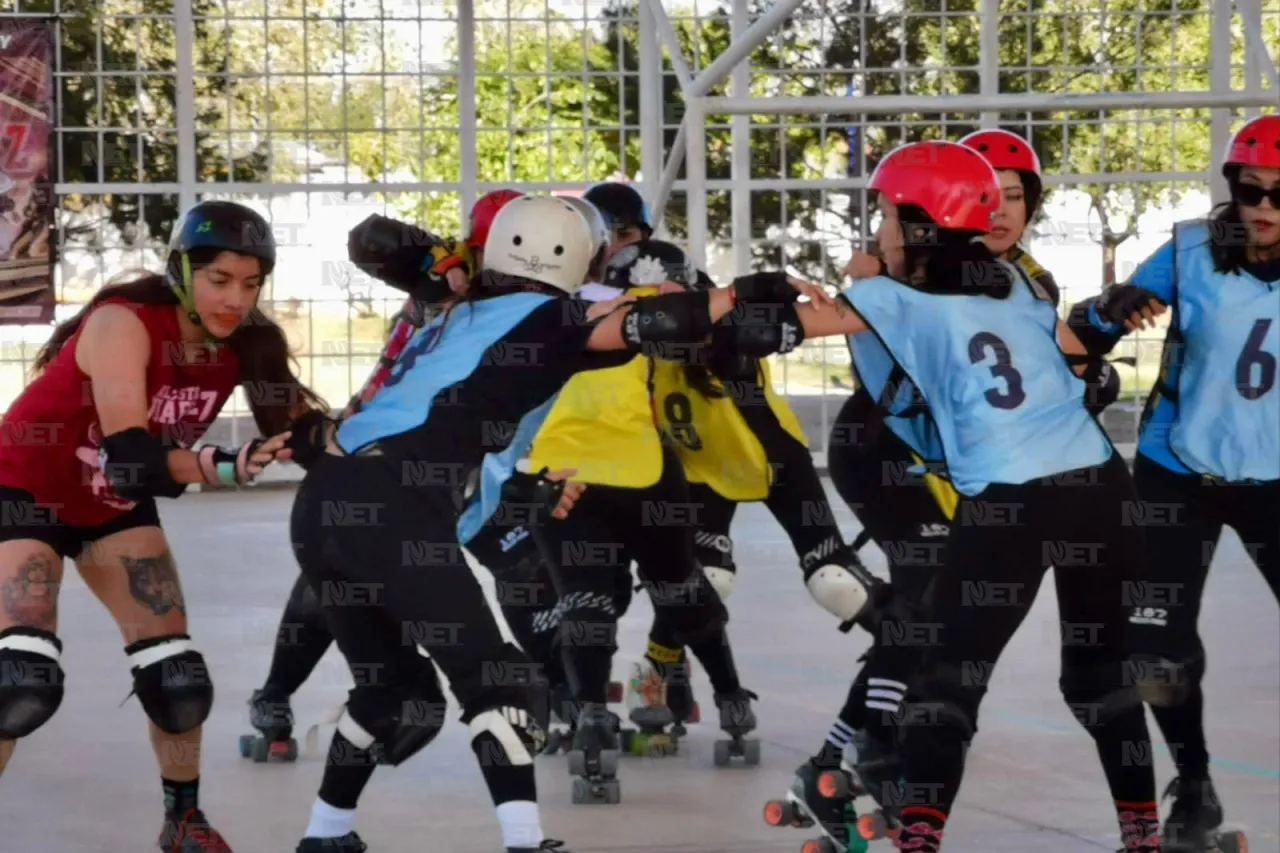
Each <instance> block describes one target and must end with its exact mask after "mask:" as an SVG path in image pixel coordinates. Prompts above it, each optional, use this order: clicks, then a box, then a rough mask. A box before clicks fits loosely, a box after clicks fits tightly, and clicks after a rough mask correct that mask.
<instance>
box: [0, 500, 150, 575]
mask: <svg viewBox="0 0 1280 853" xmlns="http://www.w3.org/2000/svg"><path fill="white" fill-rule="evenodd" d="M159 526H160V513H159V512H158V511H157V510H156V502H155V499H153V498H147V499H146V500H142V501H138V504H137V506H135V507H134V508H133V509H131V510H129V511H128V512H126V513H125V514H124V515H121V516H119V517H117V518H113V519H111V520H110V521H108V522H107V523H106V524H97V525H94V526H91V527H76V526H75V525H71V524H66V523H64V522H63V521H62V520H60V519H59V518H58V516H57V513H56V512H55V511H54V509H53V508H52V507H50V506H42V505H40V504H37V503H36V499H35V496H34V495H32V494H31V493H30V492H28V491H26V490H25V489H15V488H13V487H11V486H0V542H14V541H16V540H19V539H34V540H35V541H37V542H43V543H44V544H46V545H48V546H49V547H50V548H52V549H53V551H54V553H56V554H57V555H58V556H59V557H62V558H64V559H72V560H74V559H76V558H77V557H79V556H80V554H81V553H82V552H83V551H84V549H85V548H87V547H89V546H90V545H92V544H93V543H94V542H97V541H98V540H99V539H105V538H106V537H108V536H110V535H111V534H113V533H119V532H121V531H122V530H132V529H133V528H135V527H159Z"/></svg>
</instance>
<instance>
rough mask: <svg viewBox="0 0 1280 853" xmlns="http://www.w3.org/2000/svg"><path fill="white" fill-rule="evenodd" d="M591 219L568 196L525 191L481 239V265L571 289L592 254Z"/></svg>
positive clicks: (584, 274)
mask: <svg viewBox="0 0 1280 853" xmlns="http://www.w3.org/2000/svg"><path fill="white" fill-rule="evenodd" d="M594 240H595V235H594V234H593V233H592V228H591V225H590V223H589V222H588V221H587V219H586V217H585V216H583V214H582V213H580V212H579V211H578V208H577V207H575V206H574V205H572V204H570V203H569V201H568V200H567V199H563V198H557V197H555V196H546V195H542V196H537V195H526V196H521V197H520V198H516V199H512V200H511V201H509V202H508V203H507V204H506V205H505V206H503V208H502V209H501V210H499V211H498V215H497V216H496V217H494V219H493V224H492V225H490V226H489V237H488V239H486V240H485V242H484V268H485V269H486V270H492V271H493V272H496V273H502V274H504V275H509V276H513V277H515V278H521V279H526V280H528V281H536V282H540V283H542V284H547V285H550V286H552V287H554V288H556V289H558V290H563V291H564V292H565V293H568V294H574V293H577V292H578V288H580V287H582V283H583V281H585V280H586V277H587V272H588V270H589V269H590V267H591V259H592V257H593V256H594V255H595V251H594V250H593V245H592V244H593V242H594Z"/></svg>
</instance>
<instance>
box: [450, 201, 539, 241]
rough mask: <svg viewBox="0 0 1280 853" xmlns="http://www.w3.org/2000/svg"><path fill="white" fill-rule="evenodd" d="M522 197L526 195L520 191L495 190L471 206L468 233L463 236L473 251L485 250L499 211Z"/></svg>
mask: <svg viewBox="0 0 1280 853" xmlns="http://www.w3.org/2000/svg"><path fill="white" fill-rule="evenodd" d="M522 195H524V193H522V192H520V191H518V190H494V191H493V192H491V193H485V194H484V195H482V196H480V198H478V199H476V203H475V204H473V205H471V215H470V216H468V217H467V233H466V234H464V235H463V239H464V240H466V241H467V245H468V246H470V247H471V250H472V251H475V250H476V249H480V250H481V251H483V250H484V241H485V240H487V239H488V238H489V226H490V225H492V224H493V217H495V216H497V215H498V211H499V210H502V208H503V207H504V206H506V203H507V202H509V201H511V200H512V199H516V198H520V196H522Z"/></svg>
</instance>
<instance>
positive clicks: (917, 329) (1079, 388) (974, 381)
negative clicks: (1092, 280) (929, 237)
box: [844, 265, 1113, 496]
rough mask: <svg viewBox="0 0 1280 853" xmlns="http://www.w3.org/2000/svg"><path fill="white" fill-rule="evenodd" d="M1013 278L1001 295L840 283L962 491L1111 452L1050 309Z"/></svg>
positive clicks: (1048, 472)
mask: <svg viewBox="0 0 1280 853" xmlns="http://www.w3.org/2000/svg"><path fill="white" fill-rule="evenodd" d="M1006 266H1008V265H1006ZM1010 268H1011V269H1014V268H1013V267H1010ZM1015 276H1016V283H1015V285H1014V287H1013V288H1012V289H1011V290H1010V292H1009V294H1008V295H1007V296H1006V297H1005V298H1003V299H1000V298H995V297H991V296H985V295H978V294H944V293H936V292H933V293H931V292H926V291H923V290H918V289H916V288H913V287H910V286H908V285H906V284H903V283H902V282H899V281H895V280H893V279H891V278H887V277H884V276H880V277H877V278H872V279H866V280H863V281H859V282H856V283H855V284H853V285H851V286H849V287H848V288H846V289H845V290H844V298H845V299H846V300H848V302H849V304H850V305H852V306H853V308H854V309H855V310H856V311H857V312H858V313H859V314H860V315H861V316H862V318H863V319H864V320H865V321H866V323H867V326H869V327H870V331H868V332H864V333H862V334H874V335H875V336H876V337H877V338H878V339H879V341H880V343H881V344H883V346H884V347H885V349H886V350H888V352H889V355H890V356H891V357H892V358H893V360H894V361H896V362H897V363H898V364H899V365H900V366H901V367H902V369H903V371H905V372H906V374H907V376H908V378H909V379H910V380H911V381H912V382H913V383H914V384H915V386H916V388H917V389H919V393H920V395H921V396H922V397H923V398H924V400H925V402H926V404H927V406H928V409H929V413H930V416H931V417H932V419H933V421H934V424H935V426H936V427H937V436H938V438H939V439H940V441H941V445H942V451H943V454H944V455H945V457H946V465H947V471H948V472H949V475H950V479H951V481H952V484H953V485H954V486H955V488H956V491H958V492H960V493H961V494H964V495H970V496H972V495H976V494H978V493H980V492H981V491H982V490H983V489H985V488H986V487H987V486H988V485H990V484H991V483H1012V484H1018V483H1026V482H1029V481H1031V480H1034V479H1037V478H1040V477H1048V476H1053V475H1055V474H1060V473H1065V472H1067V471H1074V470H1076V469H1079V468H1088V467H1092V466H1095V465H1100V464H1102V463H1103V462H1105V461H1106V460H1107V459H1108V458H1109V457H1110V456H1111V454H1112V452H1113V448H1112V446H1111V442H1110V440H1109V439H1108V438H1107V436H1106V434H1105V433H1104V432H1103V431H1102V428H1101V427H1099V426H1098V423H1097V421H1095V420H1094V418H1093V417H1092V416H1091V415H1090V414H1089V413H1088V412H1087V411H1086V410H1085V408H1084V403H1083V396H1084V382H1083V381H1082V380H1081V379H1080V378H1078V377H1077V376H1076V375H1075V374H1074V373H1072V372H1071V370H1070V368H1069V367H1068V366H1067V363H1066V358H1065V357H1064V356H1063V354H1062V351H1061V350H1060V349H1059V348H1058V343H1057V338H1056V335H1055V327H1056V325H1057V319H1058V317H1057V312H1056V311H1055V310H1054V307H1053V305H1052V304H1051V303H1050V302H1048V301H1045V300H1043V299H1039V298H1037V297H1036V296H1035V295H1034V294H1033V293H1032V291H1031V288H1030V286H1029V285H1028V284H1027V283H1026V281H1025V280H1023V278H1022V274H1021V273H1020V272H1017V271H1016V270H1015Z"/></svg>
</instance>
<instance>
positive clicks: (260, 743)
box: [249, 737, 271, 764]
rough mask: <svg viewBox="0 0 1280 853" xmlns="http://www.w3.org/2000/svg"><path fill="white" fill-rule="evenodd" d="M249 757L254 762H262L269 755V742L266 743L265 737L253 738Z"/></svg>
mask: <svg viewBox="0 0 1280 853" xmlns="http://www.w3.org/2000/svg"><path fill="white" fill-rule="evenodd" d="M249 757H250V758H252V759H253V763H254V764H263V763H264V762H266V760H267V759H268V758H270V757H271V744H269V743H267V739H266V738H261V737H260V738H255V739H254V741H253V747H252V748H251V749H250V751H249Z"/></svg>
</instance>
